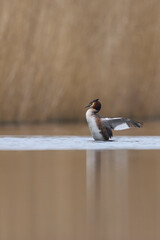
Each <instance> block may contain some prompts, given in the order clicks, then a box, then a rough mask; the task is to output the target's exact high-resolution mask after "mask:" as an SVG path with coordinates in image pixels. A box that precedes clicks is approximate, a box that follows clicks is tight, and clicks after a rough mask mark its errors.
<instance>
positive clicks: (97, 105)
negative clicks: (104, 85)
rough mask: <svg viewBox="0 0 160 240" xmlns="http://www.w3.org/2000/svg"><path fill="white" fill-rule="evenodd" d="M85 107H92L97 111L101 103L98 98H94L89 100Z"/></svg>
mask: <svg viewBox="0 0 160 240" xmlns="http://www.w3.org/2000/svg"><path fill="white" fill-rule="evenodd" d="M85 108H92V109H94V110H95V112H99V111H100V109H101V103H100V102H99V99H98V98H97V99H94V100H93V101H91V102H90V103H89V104H88V105H87V106H85Z"/></svg>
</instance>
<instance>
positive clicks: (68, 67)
mask: <svg viewBox="0 0 160 240" xmlns="http://www.w3.org/2000/svg"><path fill="white" fill-rule="evenodd" d="M0 6H1V7H0V122H33V121H39V122H45V121H55V120H56V121H57V120H60V121H63V120H68V121H69V120H80V121H81V120H84V111H85V110H84V108H83V106H84V105H86V104H87V103H88V102H89V101H90V100H92V99H94V98H100V100H101V101H102V103H103V111H102V114H103V113H106V115H107V114H108V116H119V115H124V116H128V117H134V118H137V119H138V118H140V119H151V118H159V117H160V107H159V102H160V94H159V89H160V44H159V43H160V31H159V28H160V14H159V7H160V2H159V1H158V0H152V1H151V0H145V1H139V0H119V1H113V0H92V1H86V0H80V1H74V0H67V1H65V0H23V1H20V0H12V1H8V0H0Z"/></svg>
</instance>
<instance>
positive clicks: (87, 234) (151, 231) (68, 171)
mask: <svg viewBox="0 0 160 240" xmlns="http://www.w3.org/2000/svg"><path fill="white" fill-rule="evenodd" d="M157 125H158V124H157ZM151 127H152V128H153V134H152V136H151V134H149V132H151V128H149V127H148V128H147V130H146V131H145V130H144V129H143V130H142V131H141V130H140V132H139V131H138V132H137V131H136V135H137V136H133V135H134V133H135V132H134V131H133V132H132V131H131V132H130V131H129V132H128V131H127V132H125V136H115V137H114V141H113V142H109V143H108V142H107V143H101V142H100V143H95V142H94V141H93V140H92V139H91V138H90V137H89V136H87V137H86V136H85V135H88V134H89V132H88V129H87V128H86V127H85V126H82V128H81V127H80V126H75V127H74V128H73V126H72V127H71V126H69V127H66V126H61V127H57V128H56V127H55V126H41V128H40V127H38V126H34V128H32V126H30V127H29V126H25V127H23V126H21V127H18V126H17V127H15V128H14V127H13V126H8V127H4V128H3V129H1V134H3V136H2V135H1V137H0V148H1V150H3V151H0V193H1V194H0V229H1V231H0V239H2V240H3V239H4V240H11V239H12V240H22V239H23V240H28V239H30V240H44V239H45V240H53V239H55V240H62V239H65V240H81V239H84V240H104V239H107V240H128V239H129V240H130V239H131V240H141V239H145V240H150V239H154V240H159V239H160V227H159V223H160V204H159V203H160V150H158V148H159V137H158V136H154V135H158V131H159V128H157V132H156V131H155V130H154V129H155V128H156V127H155V126H153V124H152V125H151ZM5 128H6V129H5ZM72 128H73V129H72ZM49 129H50V130H49ZM63 132H65V136H64V135H63V134H62V133H63ZM155 132H156V133H157V134H154V133H155ZM127 134H131V136H127ZM55 135H56V136H55ZM68 135H70V137H67V136H68ZM75 135H78V139H77V136H75ZM147 135H150V136H149V137H147ZM141 136H143V137H141ZM68 138H72V139H70V140H74V141H69V142H68ZM56 139H58V140H56ZM64 139H65V140H64ZM76 139H77V140H76ZM6 140H7V141H6ZM27 141H28V142H27ZM55 141H59V142H58V143H57V145H54V144H55ZM63 141H67V142H68V144H69V145H67V151H66V150H62V148H61V150H58V147H54V146H63V145H65V144H67V142H63ZM76 141H78V143H77V144H76V149H78V148H79V147H81V148H80V149H83V150H74V149H72V150H69V148H68V146H70V145H71V144H72V146H73V145H74V146H75V142H76ZM79 141H80V142H81V143H80V142H79ZM83 141H84V144H83V146H84V145H85V147H84V148H82V142H83ZM137 141H138V142H137ZM154 141H155V142H154ZM31 143H32V144H31ZM47 143H48V144H49V146H51V147H52V150H51V149H50V151H48V150H47V149H43V147H42V146H45V147H46V146H47ZM53 143H54V144H53ZM64 143H65V144H64ZM142 143H143V144H142ZM3 144H4V145H3ZM27 144H28V145H27ZM43 144H44V145H43ZM87 144H89V145H88V146H90V148H89V147H87V146H86V145H87ZM97 144H98V146H101V149H96V146H97ZM103 144H107V145H105V148H106V146H108V144H111V146H112V150H111V149H103V148H102V145H103ZM125 144H126V146H127V145H128V144H130V147H131V145H133V146H132V148H131V149H129V148H128V149H127V147H126V148H124V146H125ZM115 145H116V146H122V145H123V148H121V149H118V147H116V148H115ZM135 145H136V148H137V146H138V145H140V146H141V148H140V149H139V150H135V149H134V146H135ZM142 145H143V148H142ZM153 145H155V147H154V149H151V147H150V148H148V146H152V147H153ZM4 146H7V148H8V150H10V151H7V150H5V147H4ZM9 146H10V149H9ZM38 146H39V147H40V148H39V149H38ZM77 146H78V147H77ZM93 146H94V147H93ZM144 146H145V147H146V146H147V147H146V149H147V150H145V148H144ZM156 146H158V147H157V150H155V149H156ZM11 147H12V148H11ZM7 148H6V149H7ZM53 149H57V150H53ZM133 149H134V150H133ZM13 150H14V151H13ZM19 150H20V151H19ZM33 150H34V151H33Z"/></svg>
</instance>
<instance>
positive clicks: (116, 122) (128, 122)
mask: <svg viewBox="0 0 160 240" xmlns="http://www.w3.org/2000/svg"><path fill="white" fill-rule="evenodd" d="M101 120H102V124H103V126H104V127H106V128H109V127H110V128H112V129H114V130H124V129H128V128H131V127H138V128H140V127H142V125H143V124H142V123H140V122H137V121H134V120H132V119H129V118H101Z"/></svg>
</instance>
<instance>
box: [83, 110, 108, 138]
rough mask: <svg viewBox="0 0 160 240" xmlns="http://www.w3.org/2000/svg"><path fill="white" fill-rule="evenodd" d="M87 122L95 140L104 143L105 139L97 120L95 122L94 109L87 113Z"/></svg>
mask: <svg viewBox="0 0 160 240" xmlns="http://www.w3.org/2000/svg"><path fill="white" fill-rule="evenodd" d="M86 120H87V123H88V126H89V129H90V132H91V134H92V136H93V138H94V139H95V140H99V141H103V140H104V138H103V136H102V134H101V133H100V129H99V128H98V126H97V124H96V120H95V117H94V114H93V111H92V109H88V111H87V112H86Z"/></svg>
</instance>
